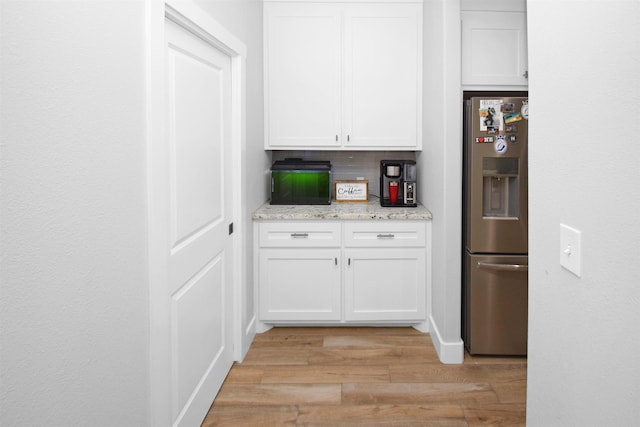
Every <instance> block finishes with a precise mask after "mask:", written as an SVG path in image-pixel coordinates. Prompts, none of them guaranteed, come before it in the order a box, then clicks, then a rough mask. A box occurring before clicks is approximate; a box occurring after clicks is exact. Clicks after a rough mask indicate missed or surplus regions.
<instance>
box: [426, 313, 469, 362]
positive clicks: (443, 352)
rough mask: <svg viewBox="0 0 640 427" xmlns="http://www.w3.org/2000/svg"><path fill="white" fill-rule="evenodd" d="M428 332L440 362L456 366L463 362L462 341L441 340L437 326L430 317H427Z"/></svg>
mask: <svg viewBox="0 0 640 427" xmlns="http://www.w3.org/2000/svg"><path fill="white" fill-rule="evenodd" d="M429 331H430V333H431V341H432V342H433V346H434V347H435V348H436V352H438V357H439V358H440V362H442V363H444V364H446V365H456V364H461V363H462V362H464V343H463V342H462V340H461V339H460V340H457V341H453V342H447V341H445V340H443V339H442V335H440V331H439V330H438V326H437V325H436V322H435V320H433V317H432V316H429Z"/></svg>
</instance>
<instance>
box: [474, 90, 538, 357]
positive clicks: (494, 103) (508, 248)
mask: <svg viewBox="0 0 640 427" xmlns="http://www.w3.org/2000/svg"><path fill="white" fill-rule="evenodd" d="M528 108H529V106H528V100H527V98H524V97H492V96H475V97H472V98H470V99H467V100H465V115H464V116H465V120H464V127H465V129H464V150H463V151H464V168H463V171H464V179H463V183H464V184H463V239H464V241H463V257H462V258H463V262H462V271H463V275H462V276H463V277H462V282H463V283H462V317H463V319H462V336H463V340H464V343H465V347H466V348H467V350H468V351H469V353H470V354H487V355H525V354H526V353H527V306H528V280H527V270H528V256H527V246H528V242H527V133H528V132H527V131H528V128H527V125H528V118H529V112H528Z"/></svg>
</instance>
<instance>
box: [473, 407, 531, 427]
mask: <svg viewBox="0 0 640 427" xmlns="http://www.w3.org/2000/svg"><path fill="white" fill-rule="evenodd" d="M525 406H526V405H524V404H508V403H496V404H491V405H464V406H463V408H464V414H465V418H466V420H467V423H468V424H469V426H480V425H483V426H485V425H501V426H524V425H525V424H526V416H525V410H526V408H525Z"/></svg>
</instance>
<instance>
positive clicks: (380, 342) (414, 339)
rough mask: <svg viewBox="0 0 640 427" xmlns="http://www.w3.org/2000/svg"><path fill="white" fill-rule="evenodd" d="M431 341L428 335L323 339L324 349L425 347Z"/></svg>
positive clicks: (340, 336)
mask: <svg viewBox="0 0 640 427" xmlns="http://www.w3.org/2000/svg"><path fill="white" fill-rule="evenodd" d="M431 345H432V344H431V339H430V338H429V336H428V335H423V336H394V335H391V336H384V337H380V336H371V335H366V336H359V335H338V336H327V337H325V339H324V347H340V348H359V347H366V348H379V347H390V348H398V347H426V346H431Z"/></svg>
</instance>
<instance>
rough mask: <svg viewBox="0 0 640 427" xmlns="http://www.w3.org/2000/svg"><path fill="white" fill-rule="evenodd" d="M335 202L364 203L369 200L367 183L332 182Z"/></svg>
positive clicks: (358, 181) (362, 181) (361, 181)
mask: <svg viewBox="0 0 640 427" xmlns="http://www.w3.org/2000/svg"><path fill="white" fill-rule="evenodd" d="M333 194H334V197H335V200H336V202H366V201H368V200H369V181H366V180H356V181H334V191H333Z"/></svg>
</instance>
